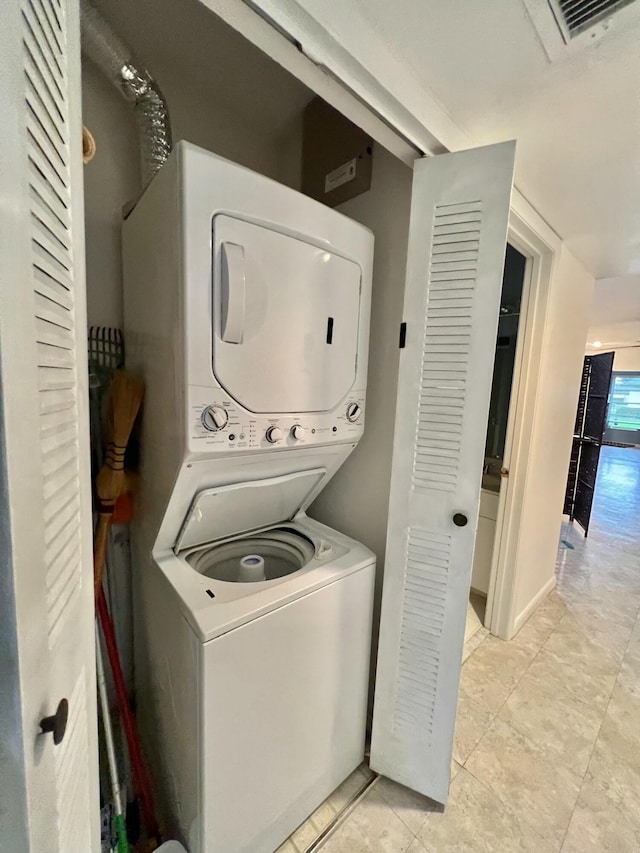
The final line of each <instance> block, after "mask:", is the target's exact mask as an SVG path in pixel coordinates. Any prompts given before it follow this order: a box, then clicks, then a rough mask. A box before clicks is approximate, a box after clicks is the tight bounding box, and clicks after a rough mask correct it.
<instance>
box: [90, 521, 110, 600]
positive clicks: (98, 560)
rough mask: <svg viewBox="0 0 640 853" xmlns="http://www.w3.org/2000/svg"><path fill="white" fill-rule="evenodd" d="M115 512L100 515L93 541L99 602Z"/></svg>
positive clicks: (94, 569)
mask: <svg viewBox="0 0 640 853" xmlns="http://www.w3.org/2000/svg"><path fill="white" fill-rule="evenodd" d="M112 517H113V512H101V513H100V514H99V515H98V524H97V525H96V532H95V536H94V539H93V591H94V594H95V598H96V600H97V598H98V594H99V592H100V590H101V589H102V576H103V574H104V564H105V563H106V561H107V543H108V541H109V529H110V527H111V519H112Z"/></svg>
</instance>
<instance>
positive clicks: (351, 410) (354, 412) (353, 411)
mask: <svg viewBox="0 0 640 853" xmlns="http://www.w3.org/2000/svg"><path fill="white" fill-rule="evenodd" d="M361 414H362V407H361V406H360V404H359V403H349V405H348V406H347V420H348V421H351V423H353V422H354V421H357V420H358V418H359V417H360V415H361Z"/></svg>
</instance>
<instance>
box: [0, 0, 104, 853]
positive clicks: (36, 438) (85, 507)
mask: <svg viewBox="0 0 640 853" xmlns="http://www.w3.org/2000/svg"><path fill="white" fill-rule="evenodd" d="M1 30H2V32H1V35H0V39H1V44H0V88H1V89H2V98H3V113H2V122H1V123H0V124H1V128H0V141H1V146H0V150H1V154H0V186H1V187H2V206H1V207H0V257H1V261H0V263H1V264H2V277H1V279H0V381H1V389H2V429H1V430H0V521H1V524H0V530H1V533H0V558H1V559H0V573H2V574H1V577H0V579H1V581H2V586H1V592H2V595H1V596H0V646H1V651H0V656H1V657H2V665H1V666H0V680H1V682H2V684H1V687H0V715H1V722H2V727H3V728H2V731H3V733H4V732H5V731H6V732H7V733H8V739H9V743H10V750H9V751H7V750H5V749H0V815H1V817H0V850H2V851H3V853H14V851H15V853H44V851H47V853H90V851H94V850H95V851H97V850H99V849H100V844H99V842H100V838H99V798H98V773H97V735H96V730H97V717H96V701H95V670H94V629H93V594H92V555H91V539H92V534H91V498H90V481H89V478H90V474H89V467H90V466H89V452H88V405H87V402H88V394H87V360H86V309H85V281H84V228H83V201H82V199H83V187H82V155H81V148H82V143H81V139H82V123H81V117H80V107H81V93H80V31H79V9H78V3H77V0H6V2H3V4H2V28H1ZM62 700H66V701H67V703H68V719H67V724H66V728H65V729H64V736H63V737H62V739H60V737H57V738H56V739H57V740H58V741H59V742H58V743H55V742H54V737H53V733H52V732H45V733H43V732H42V730H41V726H40V721H41V720H43V719H44V718H47V717H51V716H53V715H55V712H56V710H57V708H58V706H59V704H60V702H61V701H62ZM62 707H64V705H63V706H62ZM62 716H63V715H62V713H59V714H58V716H57V720H58V721H59V722H60V721H61V719H62ZM57 734H58V735H61V734H62V727H61V726H60V725H58V732H57Z"/></svg>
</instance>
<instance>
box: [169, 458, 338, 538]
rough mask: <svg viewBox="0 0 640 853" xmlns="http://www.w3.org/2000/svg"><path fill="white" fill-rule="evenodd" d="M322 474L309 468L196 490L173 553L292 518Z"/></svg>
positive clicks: (318, 469)
mask: <svg viewBox="0 0 640 853" xmlns="http://www.w3.org/2000/svg"><path fill="white" fill-rule="evenodd" d="M326 473H327V471H326V468H313V469H312V470H309V471H298V472H296V473H294V474H285V475H284V476H282V477H271V478H268V479H264V480H253V481H249V482H242V483H232V484H230V485H225V486H217V487H216V488H213V489H205V490H204V491H201V492H199V493H198V494H197V495H196V496H195V498H194V500H193V503H192V504H191V507H190V509H189V512H188V513H187V517H186V518H185V520H184V524H183V526H182V530H181V531H180V535H179V536H178V540H177V542H176V546H175V551H176V553H178V552H179V551H182V550H184V549H185V548H191V547H193V546H194V545H202V544H204V543H205V542H213V541H215V540H217V539H222V538H224V537H227V536H234V535H236V534H238V533H244V532H245V531H248V530H256V529H258V528H262V527H267V526H269V525H273V524H278V523H279V522H281V521H288V520H290V519H292V518H293V517H294V515H295V514H296V513H297V512H298V510H299V509H300V507H302V506H303V505H304V504H305V501H306V499H307V497H308V496H309V495H310V494H311V492H312V491H313V490H314V489H315V487H316V486H317V485H318V484H319V483H320V481H321V480H322V479H323V478H324V477H325V476H326Z"/></svg>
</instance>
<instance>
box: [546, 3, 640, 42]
mask: <svg viewBox="0 0 640 853" xmlns="http://www.w3.org/2000/svg"><path fill="white" fill-rule="evenodd" d="M633 2H635V0H549V5H550V6H551V8H552V10H553V14H554V15H555V17H556V20H557V22H558V26H559V27H560V29H561V30H562V35H563V37H564V39H565V41H566V42H567V43H568V42H569V40H570V39H573V38H575V37H576V36H578V35H580V34H581V33H583V32H584V31H585V30H588V29H590V28H591V27H593V26H595V25H596V24H599V23H600V22H601V21H603V20H604V19H605V18H610V17H611V16H612V15H614V14H615V13H616V12H618V11H620V9H623V8H624V7H625V6H628V5H629V4H630V3H633Z"/></svg>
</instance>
